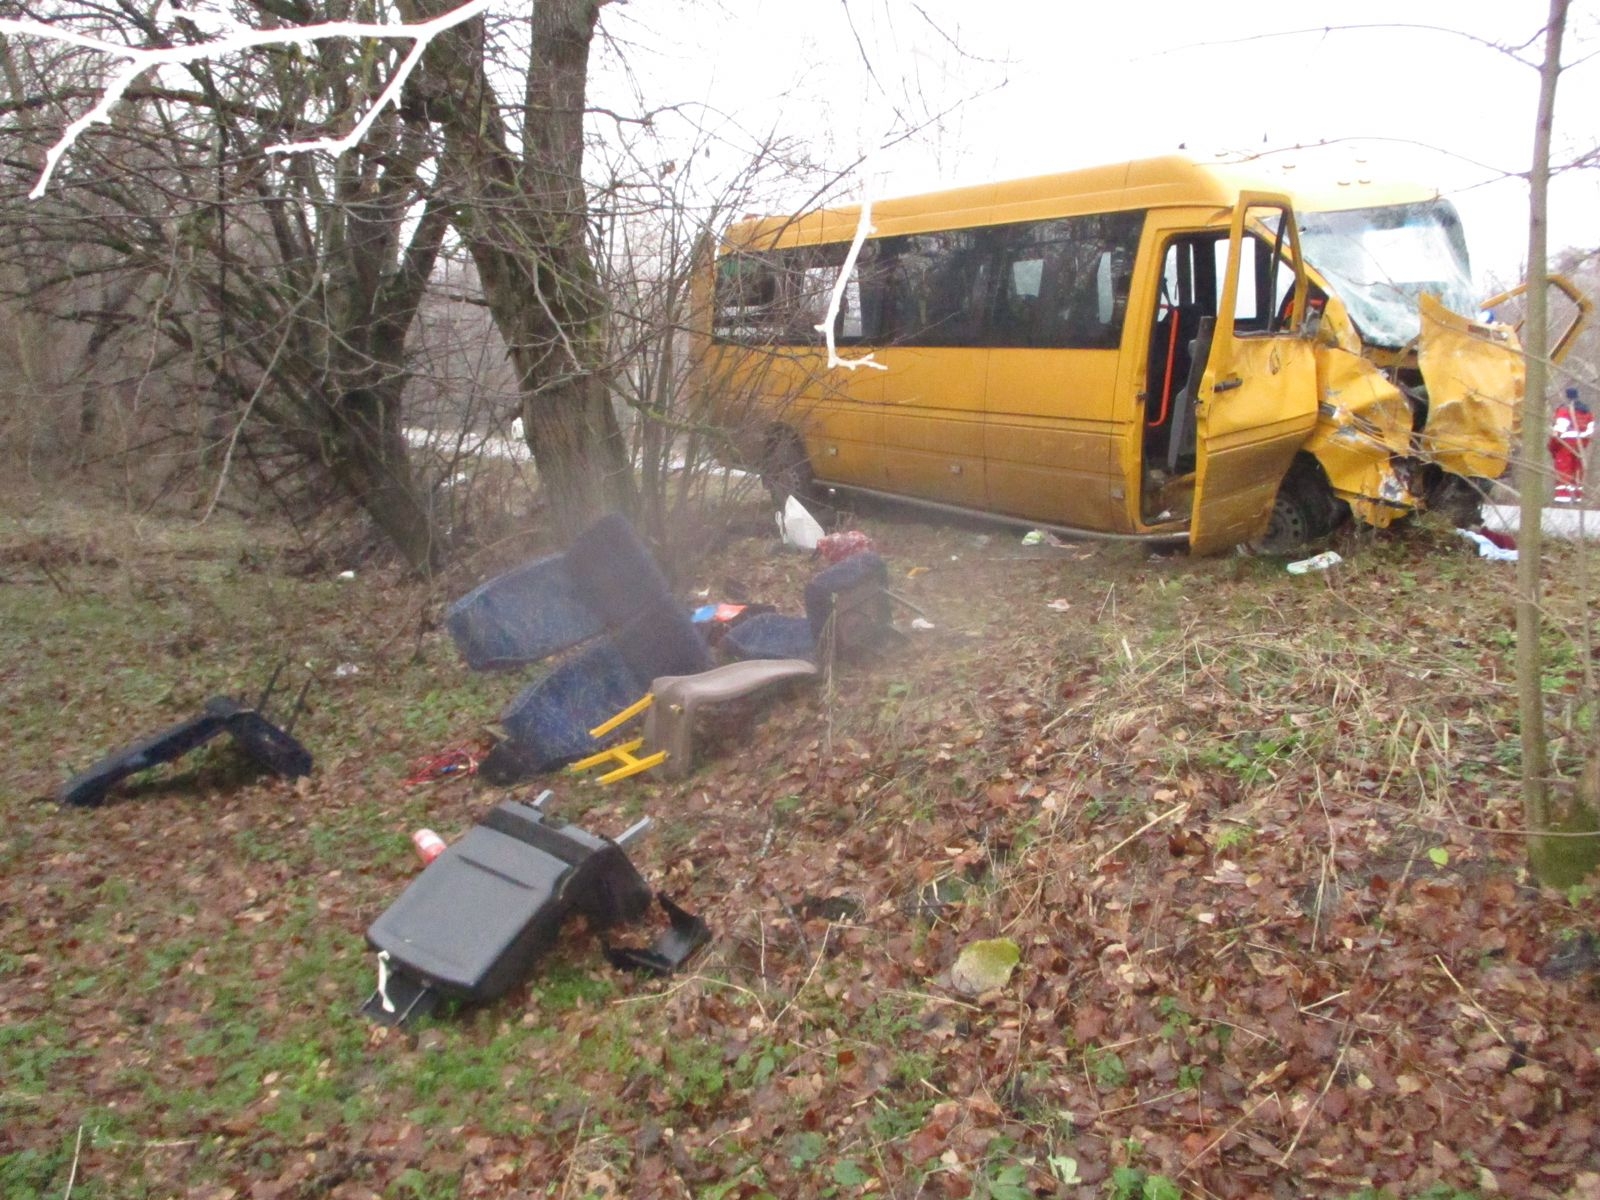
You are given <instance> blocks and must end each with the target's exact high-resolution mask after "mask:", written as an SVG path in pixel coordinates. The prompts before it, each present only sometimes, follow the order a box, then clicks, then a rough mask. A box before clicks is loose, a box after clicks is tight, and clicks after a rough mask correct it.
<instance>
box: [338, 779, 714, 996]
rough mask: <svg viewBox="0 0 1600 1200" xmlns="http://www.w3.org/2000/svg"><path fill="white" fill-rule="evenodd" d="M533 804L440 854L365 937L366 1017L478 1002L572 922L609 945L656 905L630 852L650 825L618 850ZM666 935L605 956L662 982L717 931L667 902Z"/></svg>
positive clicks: (502, 809)
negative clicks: (373, 960)
mask: <svg viewBox="0 0 1600 1200" xmlns="http://www.w3.org/2000/svg"><path fill="white" fill-rule="evenodd" d="M549 798H550V793H549V792H548V791H547V792H544V793H543V794H541V795H540V796H539V797H538V799H536V800H535V801H534V802H533V803H532V804H521V803H517V802H515V801H506V802H505V803H502V804H499V805H497V806H495V808H493V809H492V810H491V811H490V812H489V813H488V814H487V815H486V816H485V817H484V819H483V820H482V821H481V822H480V823H479V824H478V825H476V826H474V827H473V828H472V829H470V830H468V832H467V834H466V835H465V836H464V837H462V838H461V839H460V840H459V841H457V842H455V843H454V844H452V845H450V846H448V847H446V848H445V849H444V850H443V851H442V852H440V853H439V855H438V857H436V858H435V859H434V860H433V861H432V862H431V863H429V865H428V866H427V867H425V868H424V869H423V872H422V874H421V875H419V876H417V878H416V879H415V880H413V881H412V883H411V885H410V886H409V887H407V888H406V890H405V891H404V892H402V893H401V894H400V897H399V898H398V899H397V900H395V902H394V903H393V904H391V905H390V906H389V907H388V909H386V910H385V911H384V912H383V913H382V914H381V915H380V916H379V917H378V919H377V920H375V921H374V922H373V923H372V925H371V926H370V927H369V928H368V930H367V941H368V943H369V944H370V945H371V946H372V947H373V949H375V950H376V951H378V986H377V989H376V990H375V991H374V992H373V994H372V995H371V997H369V998H368V1000H367V1002H366V1003H365V1004H364V1005H363V1006H362V1012H364V1013H365V1014H366V1015H367V1016H369V1017H371V1018H372V1019H373V1020H375V1021H379V1022H381V1023H383V1024H386V1025H401V1024H404V1023H405V1022H406V1021H408V1020H409V1019H411V1018H412V1017H415V1016H419V1015H422V1014H423V1013H427V1012H431V1011H432V1010H433V1008H434V1007H435V1006H436V1005H437V1004H438V1002H439V1000H440V999H441V998H452V999H456V1000H461V1001H465V1002H468V1003H483V1002H486V1001H489V1000H493V999H495V998H497V997H499V996H501V995H503V994H504V993H505V992H506V991H508V990H509V989H510V988H512V987H513V986H515V985H516V984H517V983H519V982H521V981H522V980H523V979H524V978H526V977H527V976H528V974H529V973H530V972H531V971H532V970H533V967H534V964H535V963H536V962H537V961H538V960H539V958H540V957H542V956H543V955H544V954H545V953H546V952H547V951H548V950H549V949H550V948H551V947H552V946H553V945H555V942H556V939H557V937H558V936H559V934H560V932H561V927H562V926H563V925H564V924H565V923H566V921H567V920H568V919H569V918H570V917H572V916H576V915H581V916H582V917H583V918H584V919H585V921H586V922H587V924H588V927H589V929H590V930H591V931H593V932H595V933H599V934H601V935H602V936H603V935H604V932H605V931H606V930H608V929H611V928H612V927H614V926H616V925H621V924H625V923H628V922H632V921H635V920H637V919H639V918H640V917H642V916H643V915H644V913H645V912H646V910H647V909H649V907H650V903H651V900H652V898H653V896H652V892H651V890H650V887H649V885H648V884H647V883H646V882H645V880H644V877H643V876H642V875H640V874H639V871H638V869H637V868H636V867H634V865H633V863H632V862H631V861H630V860H629V859H628V856H627V854H626V853H625V851H624V849H623V847H624V846H625V845H627V843H628V842H629V841H631V840H632V839H633V838H635V837H637V836H638V835H639V834H641V833H643V832H644V831H645V830H646V829H648V828H649V826H650V818H648V817H646V818H644V819H643V820H642V821H639V822H638V823H636V824H635V825H634V826H633V827H632V828H631V829H629V830H627V832H625V833H623V834H622V835H621V836H619V837H618V838H616V839H615V840H612V839H610V838H602V837H596V836H595V835H594V834H592V833H589V832H587V831H585V830H583V829H579V828H578V827H577V826H575V825H555V824H553V823H552V822H550V821H548V820H547V819H546V817H545V814H544V812H543V811H542V809H543V806H544V804H545V802H546V801H547V800H548V799H549ZM654 898H655V899H656V900H657V901H658V902H659V903H660V904H661V906H662V908H663V909H664V910H665V911H666V913H667V915H668V917H669V919H670V921H671V928H670V929H669V930H668V931H667V932H666V933H664V934H663V935H662V936H661V937H659V938H658V939H657V940H656V942H655V944H654V945H652V946H651V947H649V948H648V949H647V950H641V949H636V948H618V949H616V951H615V954H613V951H612V948H611V947H609V946H608V947H607V957H608V958H611V959H612V961H613V962H620V963H621V964H622V965H626V966H628V967H631V968H635V969H643V970H650V971H654V972H655V973H657V974H667V973H670V972H671V971H674V970H676V969H677V968H678V967H680V966H682V965H683V963H684V962H685V961H687V960H688V958H689V956H690V955H692V954H693V953H694V952H695V951H696V950H698V949H699V948H700V947H701V946H703V945H704V944H705V943H706V942H707V941H709V940H710V936H711V935H710V930H709V929H707V927H706V925H705V923H704V922H703V921H701V920H699V919H698V918H696V917H694V916H691V915H690V914H689V913H686V912H684V911H683V910H682V909H681V908H678V907H677V905H675V904H673V903H672V902H671V901H670V900H669V899H668V898H667V897H665V896H656V897H654Z"/></svg>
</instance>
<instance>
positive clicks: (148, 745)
mask: <svg viewBox="0 0 1600 1200" xmlns="http://www.w3.org/2000/svg"><path fill="white" fill-rule="evenodd" d="M277 681H278V673H277V672H276V671H274V672H273V674H272V679H271V680H270V681H269V682H268V683H267V686H266V690H265V691H263V692H262V693H261V698H260V699H259V700H257V701H256V703H255V704H254V705H253V706H252V705H246V704H242V703H240V702H239V701H238V700H235V699H233V698H232V697H230V696H213V697H212V698H211V699H210V700H207V701H206V705H205V708H204V709H203V710H202V711H201V712H200V713H199V714H198V715H196V716H193V717H190V718H189V719H188V720H186V721H179V722H178V723H177V724H176V725H171V726H168V727H167V728H166V729H163V730H162V731H161V732H160V733H156V734H152V735H151V736H150V737H147V738H145V739H143V740H142V741H138V742H135V743H134V744H133V745H131V746H126V747H124V748H123V749H121V750H117V751H115V752H113V753H111V754H108V755H106V756H105V757H104V758H102V759H101V760H100V761H99V762H97V763H95V764H94V766H92V767H90V768H89V769H88V770H87V771H82V772H80V773H79V774H77V775H74V776H73V777H72V778H71V779H69V780H67V782H66V783H64V784H63V785H62V786H61V790H60V791H59V792H58V793H57V798H58V799H59V800H60V801H61V803H62V804H70V805H73V806H74V807H78V808H96V807H98V806H100V805H101V804H103V803H105V799H106V794H107V793H108V792H109V791H110V790H111V789H112V788H113V787H115V786H116V785H117V784H118V783H121V782H122V781H123V780H124V779H126V778H127V777H128V776H130V775H136V774H138V773H139V772H140V771H143V770H146V769H148V768H150V767H153V766H157V765H158V764H160V763H165V762H172V761H174V760H175V759H179V758H182V757H183V756H184V755H185V754H187V753H189V751H191V750H193V749H195V748H196V747H198V746H203V745H205V743H207V742H209V741H210V740H211V739H212V738H214V737H217V736H218V735H219V734H223V733H227V734H231V735H232V737H233V740H234V743H235V744H236V745H237V746H238V747H239V748H240V749H241V750H243V751H244V752H245V754H246V755H248V756H249V757H250V759H251V760H252V761H254V762H255V763H256V764H257V765H259V766H261V767H264V768H265V769H266V770H268V771H271V772H272V773H273V774H274V775H278V776H281V777H282V778H284V779H298V778H299V777H300V776H302V775H309V774H310V773H311V753H310V751H308V750H307V749H306V748H305V747H304V746H302V745H301V744H300V743H299V742H298V741H296V740H295V737H294V733H293V730H294V722H295V719H296V717H298V716H299V714H300V708H301V705H302V703H303V702H304V700H305V695H306V688H307V687H310V685H311V681H310V680H307V681H306V684H305V686H304V687H302V688H301V689H300V695H299V696H298V697H296V699H295V702H294V705H293V707H292V708H291V709H290V712H289V717H288V720H287V721H286V723H285V724H284V725H283V726H281V727H280V726H278V725H275V724H274V723H273V722H271V721H269V720H268V719H267V718H266V717H265V716H264V715H263V710H264V709H265V708H266V706H267V701H268V700H270V699H271V698H272V692H273V688H274V687H275V686H276V684H277Z"/></svg>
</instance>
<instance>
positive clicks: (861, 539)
mask: <svg viewBox="0 0 1600 1200" xmlns="http://www.w3.org/2000/svg"><path fill="white" fill-rule="evenodd" d="M871 549H872V539H871V538H869V537H868V536H867V535H866V534H864V533H862V532H861V531H860V530H859V529H849V530H846V531H845V532H844V533H829V534H824V535H823V537H822V538H820V539H819V540H818V541H817V553H818V554H820V555H822V557H823V558H824V559H826V560H827V561H828V562H829V563H839V562H843V561H844V560H845V559H847V558H849V557H851V556H852V555H856V554H860V553H861V552H862V551H863V550H871Z"/></svg>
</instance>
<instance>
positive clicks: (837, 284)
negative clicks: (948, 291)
mask: <svg viewBox="0 0 1600 1200" xmlns="http://www.w3.org/2000/svg"><path fill="white" fill-rule="evenodd" d="M871 232H872V198H871V197H870V196H869V197H867V198H866V199H865V200H863V201H862V202H861V217H860V219H859V220H857V221H856V236H855V237H854V238H853V239H851V242H850V253H848V254H846V255H845V256H844V266H843V267H841V268H839V277H838V278H837V279H835V280H834V281H833V294H832V295H831V296H829V297H828V315H827V316H826V317H824V318H823V320H822V324H821V325H818V326H817V327H816V328H817V330H818V332H820V333H821V334H822V336H823V338H824V339H825V340H826V341H827V344H828V366H829V367H843V368H845V369H846V370H847V371H854V370H855V369H856V368H857V367H871V368H872V369H873V370H874V371H887V370H888V369H889V368H888V367H886V366H884V365H883V364H882V363H881V362H878V361H877V360H875V359H874V358H873V357H872V355H870V354H867V355H863V356H862V357H861V358H840V357H839V348H838V346H837V345H836V344H835V343H834V337H833V330H834V326H836V325H837V324H838V322H839V309H840V307H841V306H842V305H843V304H844V289H845V287H846V285H848V284H849V282H850V273H851V272H852V271H854V270H855V269H856V259H857V258H859V257H860V255H861V246H862V244H863V243H864V242H865V241H866V240H867V235H869V234H870V233H871Z"/></svg>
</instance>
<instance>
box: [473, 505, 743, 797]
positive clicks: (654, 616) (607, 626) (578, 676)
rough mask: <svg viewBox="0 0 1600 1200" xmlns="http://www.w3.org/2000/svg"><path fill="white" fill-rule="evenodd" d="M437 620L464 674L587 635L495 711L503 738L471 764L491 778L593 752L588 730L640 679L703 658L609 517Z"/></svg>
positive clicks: (658, 582) (635, 691)
mask: <svg viewBox="0 0 1600 1200" xmlns="http://www.w3.org/2000/svg"><path fill="white" fill-rule="evenodd" d="M445 625H446V627H447V628H448V629H449V631H450V635H451V637H453V638H454V639H455V642H456V646H457V648H458V649H460V651H461V653H462V656H463V657H464V658H465V659H466V660H467V664H468V666H470V667H472V668H473V669H475V670H491V669H497V668H504V667H512V666H522V665H525V664H528V663H533V662H538V661H539V660H541V659H544V658H548V657H550V656H551V655H553V654H557V653H559V652H561V651H563V650H567V649H570V648H572V647H575V646H578V645H579V644H580V643H588V644H586V645H584V646H583V647H582V648H581V649H579V650H577V651H576V653H574V654H573V655H571V656H570V657H568V658H567V659H565V660H564V661H563V662H561V663H560V664H559V665H558V666H557V667H556V668H555V669H554V670H553V671H551V672H550V673H549V674H548V675H546V676H545V677H544V678H542V679H540V680H538V681H537V682H536V683H534V684H532V685H530V686H529V687H527V688H524V689H523V690H522V691H521V692H520V693H518V694H517V696H515V697H514V698H513V699H512V700H511V702H510V704H508V705H507V706H506V709H505V711H504V712H503V713H502V714H501V716H500V724H501V725H502V726H503V727H504V728H505V730H506V732H507V734H508V735H509V737H508V739H507V740H506V741H504V742H501V743H499V744H498V745H496V746H495V747H494V748H493V749H492V750H491V751H490V752H489V753H488V754H487V755H486V756H485V757H484V758H483V760H482V762H481V763H480V764H479V771H480V773H481V774H482V775H483V776H484V778H485V779H487V780H488V781H489V782H491V783H496V784H502V785H503V784H510V783H515V782H517V781H518V780H521V779H526V778H528V777H529V776H531V775H536V774H540V773H542V772H545V771H551V770H555V769H556V768H557V767H560V766H563V765H565V764H566V763H569V762H572V761H574V760H575V759H580V758H584V757H586V756H589V755H592V754H594V753H596V752H597V751H598V750H600V749H601V747H600V745H599V743H597V742H596V741H595V739H594V737H593V735H592V734H591V733H590V732H589V731H590V730H591V729H593V728H594V727H595V726H597V725H599V724H601V723H602V722H604V721H605V720H606V719H607V718H608V717H609V716H610V715H611V714H612V713H615V712H617V711H618V710H619V709H622V708H624V707H626V706H627V705H629V704H631V703H632V702H634V701H635V700H637V699H638V697H639V696H641V695H642V694H643V693H644V692H645V691H646V690H647V689H648V688H649V686H650V681H651V680H653V679H655V678H656V677H657V676H659V675H676V674H693V673H695V672H697V671H703V670H706V669H707V668H708V667H710V666H711V654H710V650H709V649H708V647H707V645H706V639H704V638H702V637H701V636H700V634H699V632H697V631H696V629H695V626H694V623H693V622H692V621H690V619H689V614H688V613H687V612H685V611H684V610H683V609H682V608H680V607H679V606H678V604H677V603H676V602H675V601H674V600H673V598H672V593H671V590H670V589H669V587H668V585H667V580H666V577H665V576H664V575H663V574H662V573H661V569H660V567H658V566H657V565H656V562H655V559H654V558H652V557H651V555H650V551H649V550H648V549H647V548H646V547H645V545H644V543H643V542H642V541H641V540H640V539H639V536H638V534H637V533H636V532H635V531H634V529H633V527H632V526H631V525H629V524H628V522H627V521H625V520H624V519H623V518H622V517H620V516H616V515H615V514H613V515H611V516H607V517H602V518H601V519H600V520H599V521H597V522H595V523H594V524H593V525H591V526H590V527H589V528H588V529H586V530H584V531H583V532H582V533H580V534H579V535H578V536H577V537H576V538H574V539H573V542H572V545H571V546H570V547H568V549H567V551H566V552H565V553H564V554H555V555H550V556H547V557H545V558H541V559H537V560H535V561H533V562H530V563H526V564H524V565H523V566H521V567H518V568H516V569H515V570H513V571H509V572H507V573H506V574H504V575H501V576H498V577H497V578H495V579H491V580H490V581H489V582H488V583H485V584H483V585H482V586H481V587H478V588H476V589H474V590H473V591H472V592H470V593H468V594H467V595H466V596H463V597H462V598H461V599H460V600H457V601H456V602H455V603H454V604H452V605H451V606H450V609H449V611H448V612H447V613H446V616H445ZM602 635H603V636H602Z"/></svg>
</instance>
